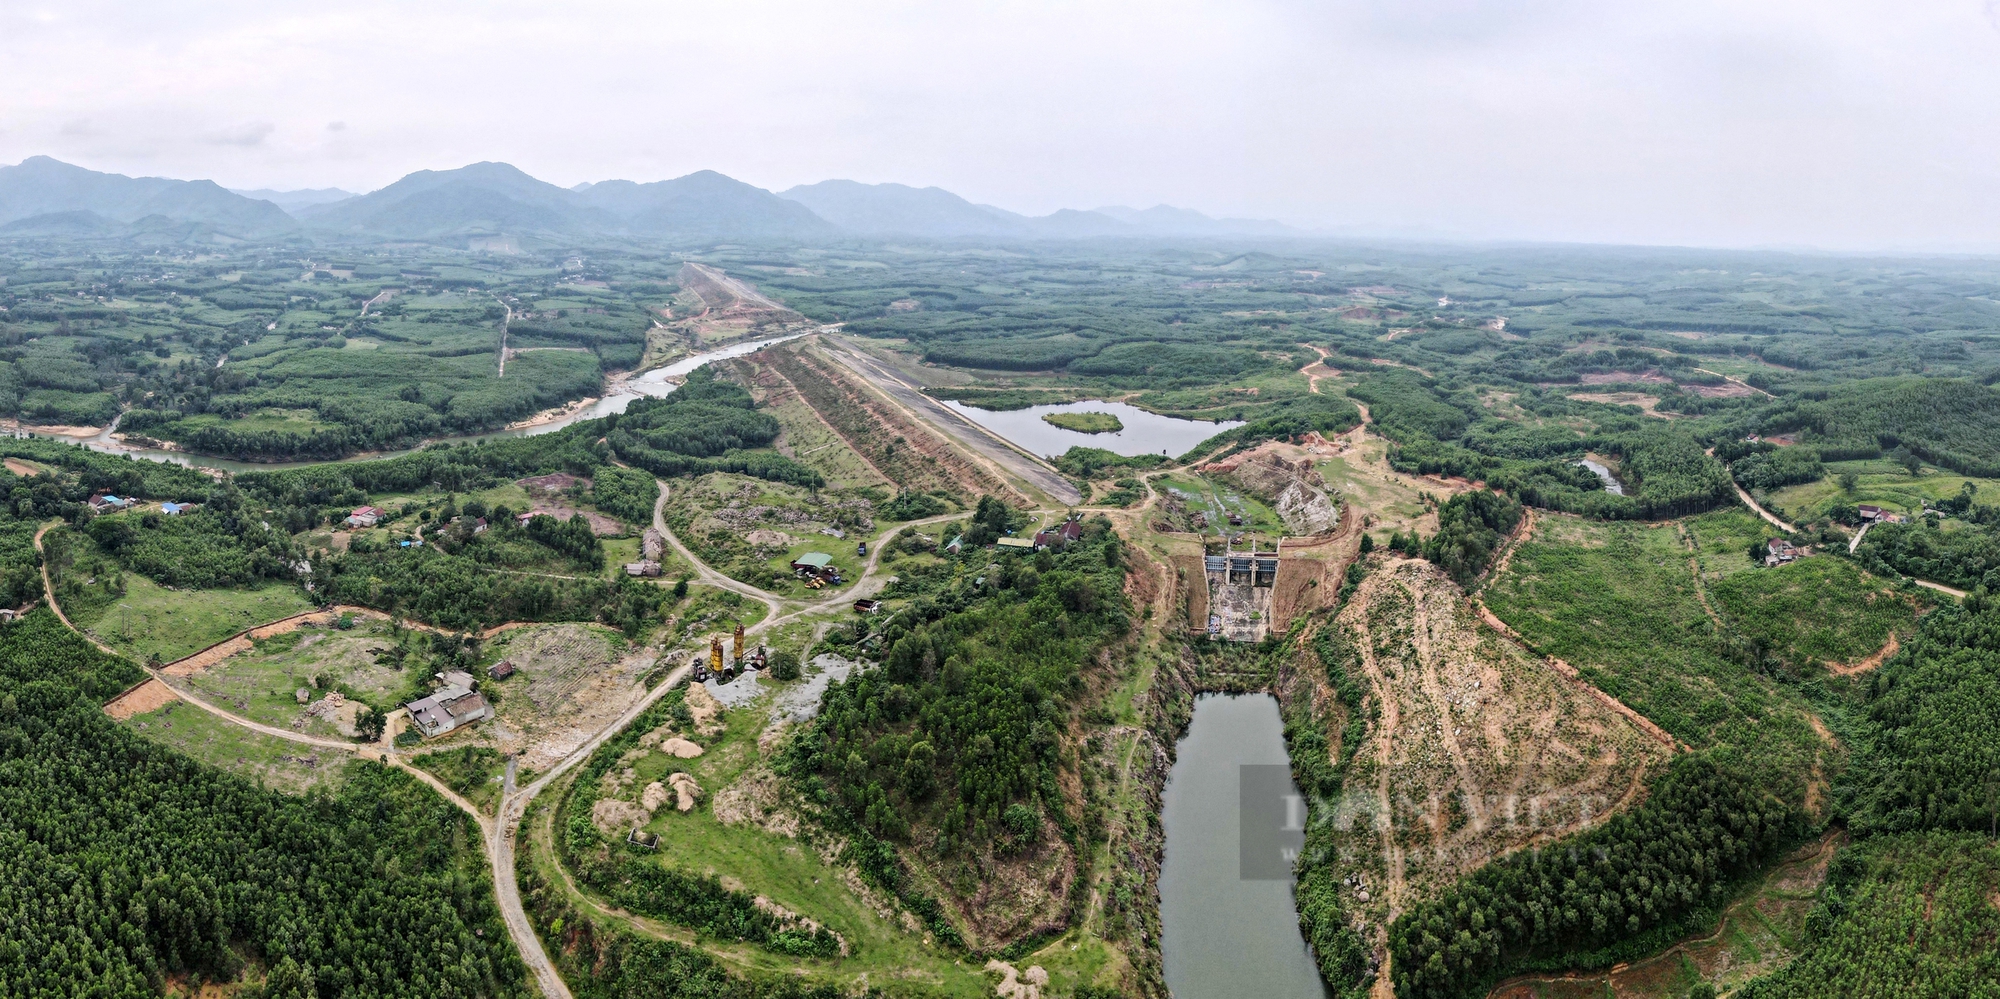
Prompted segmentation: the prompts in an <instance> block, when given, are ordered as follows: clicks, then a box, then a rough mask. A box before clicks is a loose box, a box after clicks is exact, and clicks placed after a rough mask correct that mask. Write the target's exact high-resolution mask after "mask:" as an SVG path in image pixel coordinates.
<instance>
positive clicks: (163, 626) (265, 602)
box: [65, 572, 313, 663]
mask: <svg viewBox="0 0 2000 999" xmlns="http://www.w3.org/2000/svg"><path fill="white" fill-rule="evenodd" d="M312 606H313V605H312V603H311V602H310V601H308V600H306V595H305V594H304V593H303V592H302V591H300V590H299V589H298V588H297V587H294V586H283V585H277V584H273V585H267V586H263V587H259V588H257V589H254V590H170V589H167V588H166V587H164V586H161V585H160V584H158V583H155V582H153V581H152V580H150V579H147V578H146V577H144V576H141V575H139V574H138V573H136V572H128V573H126V574H125V595H124V596H123V597H120V598H118V599H116V600H114V601H112V602H111V603H109V604H106V605H104V606H103V607H102V609H101V610H93V611H90V612H87V614H85V613H81V612H80V613H79V616H78V618H76V619H75V620H76V624H77V627H80V628H83V629H85V630H87V631H89V632H90V633H91V634H93V635H96V636H97V637H98V639H99V640H101V641H103V642H104V643H105V644H106V645H109V646H111V647H112V648H114V649H117V650H118V651H120V652H123V653H124V654H126V655H128V656H131V657H132V658H134V659H137V660H139V661H140V662H147V661H150V660H151V659H153V657H155V656H157V657H159V660H160V661H161V662H168V663H170V662H173V661H174V660H176V659H180V658H183V657H185V656H188V655H191V654H193V653H195V652H199V651H200V650H202V649H205V648H207V647H208V646H210V645H214V644H215V643H216V642H219V641H222V640H223V639H225V638H228V637H229V636H231V635H234V634H236V633H237V632H239V631H242V630H244V629H246V628H254V627H256V626H257V625H260V624H269V623H270V622H272V621H276V620H278V619H280V618H286V617H290V616H292V615H294V614H300V613H304V612H305V611H309V610H311V609H312ZM65 609H67V608H65Z"/></svg>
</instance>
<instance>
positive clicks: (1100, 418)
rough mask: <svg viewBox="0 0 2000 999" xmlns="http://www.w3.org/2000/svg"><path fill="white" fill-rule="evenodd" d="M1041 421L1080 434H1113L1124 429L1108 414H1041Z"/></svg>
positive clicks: (1115, 418) (1120, 423)
mask: <svg viewBox="0 0 2000 999" xmlns="http://www.w3.org/2000/svg"><path fill="white" fill-rule="evenodd" d="M1042 419H1043V420H1046V421H1048V422H1049V423H1050V424H1052V425H1054V426H1058V427H1061V428H1063V429H1064V430H1074V431H1076V432H1077V433H1080V434H1115V433H1117V432H1119V431H1120V430H1123V429H1125V424H1124V423H1122V422H1120V421H1119V419H1118V418H1117V417H1115V416H1112V415H1111V414H1110V413H1043V414H1042Z"/></svg>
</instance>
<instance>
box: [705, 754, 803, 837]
mask: <svg viewBox="0 0 2000 999" xmlns="http://www.w3.org/2000/svg"><path fill="white" fill-rule="evenodd" d="M784 793H785V785H784V778H782V777H779V776H778V775H777V774H776V773H773V772H772V771H771V770H770V769H769V768H768V767H761V766H760V767H754V768H752V769H750V770H748V771H746V772H745V773H744V774H743V776H741V777H739V778H737V779H736V783H734V784H731V785H729V786H728V787H725V788H723V789H722V790H720V791H717V792H715V803H714V804H713V805H712V806H711V810H712V811H713V812H714V813H715V820H716V821H717V822H720V823H722V824H723V825H725V826H754V827H756V828H758V829H762V830H764V831H765V832H768V833H771V834H773V835H776V836H783V837H786V838H787V839H796V838H797V837H798V835H799V817H798V816H797V815H795V814H793V813H792V812H791V811H790V810H788V809H786V808H784V807H783V806H782V804H781V802H782V801H783V798H784Z"/></svg>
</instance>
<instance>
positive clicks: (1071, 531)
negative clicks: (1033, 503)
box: [1035, 514, 1083, 548]
mask: <svg viewBox="0 0 2000 999" xmlns="http://www.w3.org/2000/svg"><path fill="white" fill-rule="evenodd" d="M1080 537H1083V520H1082V519H1081V518H1079V517H1077V516H1076V515H1074V514H1072V515H1070V518H1069V519H1068V520H1066V521H1064V522H1063V524H1062V526H1060V527H1055V528H1051V529H1049V530H1046V531H1040V532H1037V533H1036V534H1035V547H1036V548H1062V547H1064V546H1065V545H1068V544H1069V543H1070V542H1072V541H1075V540H1076V539H1078V538H1080Z"/></svg>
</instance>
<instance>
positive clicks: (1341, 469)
mask: <svg viewBox="0 0 2000 999" xmlns="http://www.w3.org/2000/svg"><path fill="white" fill-rule="evenodd" d="M1388 446H1389V445H1388V443H1387V442H1386V441H1384V440H1382V439H1381V438H1379V437H1368V438H1366V439H1364V440H1363V441H1362V442H1361V443H1360V445H1359V446H1357V447H1354V448H1351V449H1349V450H1348V452H1347V453H1346V454H1340V455H1334V456H1332V457H1329V458H1326V459H1323V460H1322V461H1320V462H1319V463H1318V465H1317V467H1318V469H1319V474H1320V478H1322V479H1325V480H1326V484H1327V485H1328V486H1330V487H1332V488H1333V489H1334V490H1335V491H1337V492H1338V493H1340V494H1341V495H1342V496H1345V497H1346V498H1347V499H1348V501H1349V502H1350V503H1352V504H1353V505H1354V506H1355V507H1356V508H1358V509H1362V510H1366V511H1368V512H1369V513H1370V514H1372V515H1374V518H1375V520H1374V525H1373V527H1371V528H1370V530H1369V532H1368V533H1369V534H1371V535H1373V536H1374V537H1375V540H1376V541H1377V542H1378V543H1379V542H1383V541H1387V540H1388V539H1389V535H1390V533H1391V532H1394V531H1411V530H1415V531H1418V532H1420V533H1423V534H1432V533H1435V532H1436V531H1437V513H1436V511H1435V509H1434V508H1433V507H1432V506H1431V505H1430V504H1428V503H1426V502H1425V501H1424V495H1425V494H1426V493H1431V494H1433V495H1437V496H1438V497H1440V498H1442V497H1443V496H1444V495H1445V494H1447V493H1448V492H1449V490H1448V489H1447V488H1445V487H1444V486H1442V485H1440V484H1438V483H1434V482H1426V481H1424V480H1422V479H1417V478H1413V477H1411V476H1407V475H1403V474H1402V473H1400V472H1396V471H1394V470H1392V469H1391V468H1390V467H1389V463H1388V460H1387V458H1386V454H1387V451H1388Z"/></svg>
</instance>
